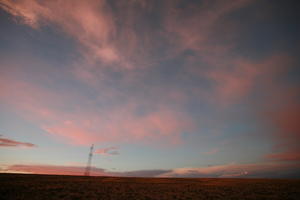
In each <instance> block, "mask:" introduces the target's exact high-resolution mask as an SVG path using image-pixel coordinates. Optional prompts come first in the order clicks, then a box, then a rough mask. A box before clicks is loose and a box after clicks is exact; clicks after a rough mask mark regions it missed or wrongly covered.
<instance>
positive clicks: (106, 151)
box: [94, 147, 120, 156]
mask: <svg viewBox="0 0 300 200" xmlns="http://www.w3.org/2000/svg"><path fill="white" fill-rule="evenodd" d="M94 154H99V155H103V156H111V155H119V154H120V153H119V151H118V148H117V147H107V148H102V149H96V150H95V152H94Z"/></svg>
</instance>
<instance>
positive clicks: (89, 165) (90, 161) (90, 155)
mask: <svg viewBox="0 0 300 200" xmlns="http://www.w3.org/2000/svg"><path fill="white" fill-rule="evenodd" d="M93 149H94V144H92V146H91V148H90V153H89V159H88V162H87V165H86V168H85V172H84V175H85V176H89V175H90V171H91V163H92V156H93Z"/></svg>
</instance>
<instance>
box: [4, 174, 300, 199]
mask: <svg viewBox="0 0 300 200" xmlns="http://www.w3.org/2000/svg"><path fill="white" fill-rule="evenodd" d="M0 199H3V200H10V199H13V200H18V199H30V200H34V199H41V200H48V199H72V200H76V199H87V200H92V199H101V200H106V199H113V200H118V199H124V200H134V199H147V200H148V199H149V200H150V199H156V200H164V199H172V200H173V199H174V200H176V199H208V200H209V199H268V200H269V199H278V200H284V199H295V200H296V199H297V200H298V199H300V180H287V179H227V178H226V179H225V178H224V179H223V178H120V177H84V176H59V175H31V174H0Z"/></svg>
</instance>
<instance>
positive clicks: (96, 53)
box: [1, 0, 119, 62]
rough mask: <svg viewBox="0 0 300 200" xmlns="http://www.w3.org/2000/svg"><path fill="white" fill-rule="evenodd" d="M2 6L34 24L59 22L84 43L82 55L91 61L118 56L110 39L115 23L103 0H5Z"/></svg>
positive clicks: (63, 28)
mask: <svg viewBox="0 0 300 200" xmlns="http://www.w3.org/2000/svg"><path fill="white" fill-rule="evenodd" d="M1 8H2V9H4V10H6V11H7V12H9V13H10V14H12V15H13V16H15V17H19V18H20V19H21V22H23V23H25V24H27V25H29V26H31V27H33V28H38V27H40V26H42V25H43V24H47V23H50V24H54V25H57V26H58V27H59V28H61V29H62V30H63V31H65V32H66V33H68V34H69V35H71V36H72V37H73V38H74V39H76V40H77V41H78V42H79V43H80V44H81V45H82V46H81V47H82V49H81V51H82V53H83V55H85V56H86V58H88V59H89V60H91V61H92V62H93V60H94V59H101V60H102V61H103V62H113V61H117V60H118V59H119V56H118V52H117V49H116V48H115V47H114V46H113V45H112V43H111V42H110V41H109V40H110V38H111V37H112V36H113V35H114V34H115V33H114V32H115V25H114V21H113V17H112V16H111V15H110V12H109V7H108V6H107V5H106V1H104V0H100V1H96V0H87V1H80V0H72V1H69V0H67V1H59V0H54V1H38V0H17V1H2V3H1Z"/></svg>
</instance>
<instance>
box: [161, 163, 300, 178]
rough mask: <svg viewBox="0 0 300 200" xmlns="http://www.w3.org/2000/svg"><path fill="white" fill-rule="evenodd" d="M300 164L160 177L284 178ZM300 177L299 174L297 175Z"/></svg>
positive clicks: (181, 172)
mask: <svg viewBox="0 0 300 200" xmlns="http://www.w3.org/2000/svg"><path fill="white" fill-rule="evenodd" d="M298 168H299V164H280V163H257V164H234V163H232V164H225V165H215V166H209V167H201V168H178V169H173V170H172V171H171V172H168V173H165V174H162V175H160V177H219V178H221V177H226V178H230V177H240V178H243V177H260V178H264V177H284V176H285V175H287V174H286V173H287V172H293V173H297V172H298V170H297V169H298ZM297 176H299V174H297Z"/></svg>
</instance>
